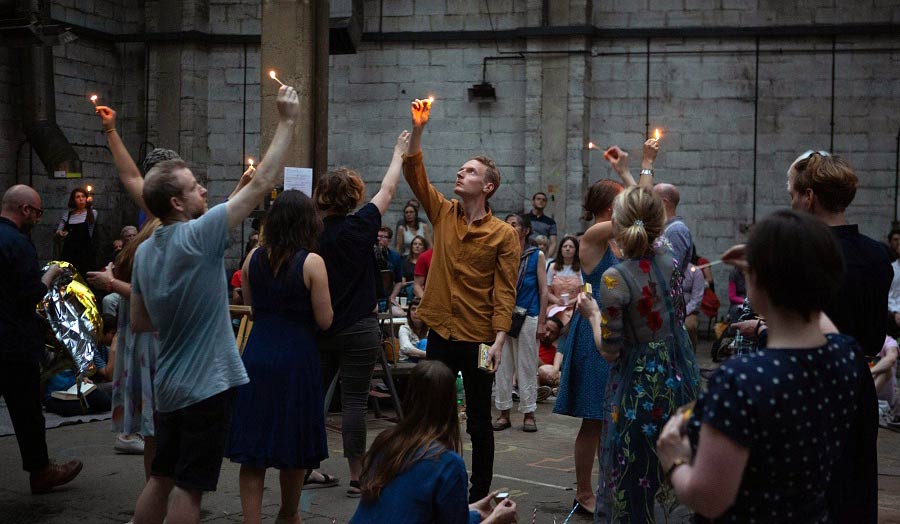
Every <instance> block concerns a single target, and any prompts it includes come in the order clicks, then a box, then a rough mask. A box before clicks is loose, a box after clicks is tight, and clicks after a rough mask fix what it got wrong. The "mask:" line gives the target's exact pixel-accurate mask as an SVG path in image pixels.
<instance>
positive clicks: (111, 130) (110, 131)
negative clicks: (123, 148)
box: [105, 128, 116, 135]
mask: <svg viewBox="0 0 900 524" xmlns="http://www.w3.org/2000/svg"><path fill="white" fill-rule="evenodd" d="M115 130H116V128H112V129H107V130H106V131H105V133H106V134H107V135H108V134H110V133H112V132H113V131H115Z"/></svg>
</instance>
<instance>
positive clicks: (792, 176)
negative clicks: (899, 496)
mask: <svg viewBox="0 0 900 524" xmlns="http://www.w3.org/2000/svg"><path fill="white" fill-rule="evenodd" d="M856 186H857V177H856V174H855V173H854V172H853V168H852V167H850V165H849V164H848V163H847V162H845V161H844V160H843V159H841V158H840V157H836V156H832V155H830V154H829V153H827V152H825V151H808V152H806V153H804V154H803V155H800V156H799V157H798V158H797V160H795V161H794V163H793V164H791V168H790V169H789V170H788V191H789V192H790V194H791V207H792V208H793V209H794V210H802V211H806V212H808V213H810V214H812V215H814V216H815V217H816V218H818V219H819V220H821V221H822V222H824V223H825V224H827V225H829V226H831V229H832V231H833V232H834V234H835V235H836V236H837V238H838V240H839V241H840V244H841V250H842V251H843V255H844V280H843V282H842V283H841V286H840V288H839V289H838V290H837V293H836V294H835V297H836V299H835V301H834V303H833V304H832V305H831V307H829V308H827V309H826V310H825V314H827V315H828V317H829V318H830V319H831V320H832V321H833V322H834V324H835V325H836V326H837V328H838V329H839V330H840V332H841V333H844V334H847V335H850V336H852V337H854V338H855V339H856V340H857V342H859V345H860V348H861V349H862V353H863V355H861V356H860V358H859V359H858V360H859V367H860V371H861V372H860V377H861V381H860V384H859V386H860V390H859V395H858V398H859V411H858V413H857V419H856V422H855V424H854V426H853V427H852V428H851V434H850V437H849V440H848V442H846V443H844V452H843V453H842V457H841V459H840V460H839V462H838V464H837V465H836V466H835V469H834V471H832V475H831V481H830V483H829V487H828V491H827V493H826V500H827V503H828V511H829V514H830V517H831V521H832V522H857V523H873V524H874V523H875V522H877V520H878V470H877V463H876V462H877V455H876V441H877V433H878V404H877V400H876V396H875V385H874V382H873V381H872V379H871V374H870V373H869V371H868V366H867V363H866V361H865V359H864V358H863V356H865V357H872V356H875V355H877V354H878V353H879V351H881V346H882V344H883V343H884V335H885V330H886V328H887V326H886V320H887V319H886V317H885V314H884V312H885V311H886V310H887V298H888V290H889V289H890V286H891V280H892V279H893V275H894V273H893V269H891V262H890V258H889V257H888V252H887V248H886V247H885V246H884V245H883V244H881V243H879V242H876V241H875V240H872V239H871V238H869V237H867V236H865V235H862V234H860V233H859V228H858V227H857V226H856V225H855V224H852V225H851V224H847V221H846V219H845V217H844V211H845V210H846V209H847V206H849V205H850V203H851V202H852V201H853V197H854V196H856Z"/></svg>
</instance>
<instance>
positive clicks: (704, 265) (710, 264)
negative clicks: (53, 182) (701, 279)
mask: <svg viewBox="0 0 900 524" xmlns="http://www.w3.org/2000/svg"><path fill="white" fill-rule="evenodd" d="M721 263H722V261H721V260H716V261H714V262H710V263H708V264H700V265H699V266H697V269H706V268H708V267H710V266H715V265H716V264H721Z"/></svg>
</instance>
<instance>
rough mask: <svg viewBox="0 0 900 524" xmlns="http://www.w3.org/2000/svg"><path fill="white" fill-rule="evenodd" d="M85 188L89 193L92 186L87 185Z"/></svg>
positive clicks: (92, 188)
mask: <svg viewBox="0 0 900 524" xmlns="http://www.w3.org/2000/svg"><path fill="white" fill-rule="evenodd" d="M85 189H87V192H88V193H90V192H91V191H93V190H94V186H91V185H88V186H87V187H86V188H85Z"/></svg>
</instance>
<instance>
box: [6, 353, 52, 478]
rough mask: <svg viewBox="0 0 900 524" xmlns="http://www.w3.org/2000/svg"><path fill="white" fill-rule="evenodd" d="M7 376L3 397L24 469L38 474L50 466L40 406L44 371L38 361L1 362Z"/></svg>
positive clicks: (42, 409) (42, 410)
mask: <svg viewBox="0 0 900 524" xmlns="http://www.w3.org/2000/svg"><path fill="white" fill-rule="evenodd" d="M0 365H2V368H3V370H4V371H5V373H4V378H3V380H0V396H2V397H3V398H4V399H6V407H7V408H8V409H9V417H10V418H11V419H12V424H13V428H14V429H15V431H16V441H17V442H18V443H19V452H20V453H21V454H22V469H24V470H25V471H30V472H35V471H40V470H41V469H43V468H45V467H47V465H48V464H49V463H50V461H49V458H48V456H47V440H46V438H45V430H44V408H43V406H42V405H41V371H40V366H39V365H38V363H37V362H31V361H26V360H24V359H21V360H19V359H15V360H14V359H9V360H6V359H0Z"/></svg>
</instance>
